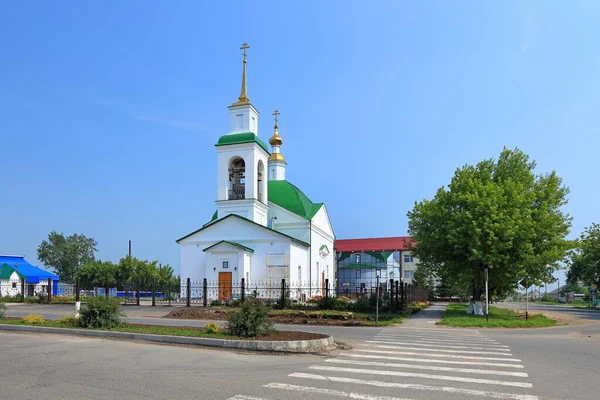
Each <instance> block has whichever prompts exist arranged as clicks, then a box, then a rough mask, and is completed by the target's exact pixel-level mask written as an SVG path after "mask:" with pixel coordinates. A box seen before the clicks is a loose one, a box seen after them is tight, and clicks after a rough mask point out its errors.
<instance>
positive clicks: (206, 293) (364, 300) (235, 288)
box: [176, 278, 427, 311]
mask: <svg viewBox="0 0 600 400" xmlns="http://www.w3.org/2000/svg"><path fill="white" fill-rule="evenodd" d="M247 298H255V299H260V300H264V301H267V302H270V303H271V304H272V305H273V306H275V307H278V308H324V309H357V310H361V309H362V310H368V309H374V308H375V307H376V305H377V302H378V301H377V300H378V299H379V300H380V306H381V307H384V308H387V309H388V310H390V311H397V310H402V309H404V308H405V307H406V306H407V305H409V304H411V303H413V302H425V301H427V290H426V289H422V288H417V287H415V286H414V285H410V284H407V283H404V284H402V282H399V281H394V280H390V281H389V282H385V283H381V284H380V286H379V288H377V287H375V288H370V289H369V290H366V289H365V290H364V291H359V292H356V291H354V292H352V293H349V292H348V291H347V290H345V289H343V288H336V287H334V285H333V284H332V283H331V282H329V280H328V279H325V280H324V281H322V282H293V281H292V282H289V281H286V280H285V279H281V280H268V281H254V282H251V281H246V280H245V279H241V280H239V281H226V282H223V281H209V280H207V279H204V280H201V281H193V280H191V279H189V278H188V279H186V280H185V281H183V282H182V286H181V290H180V297H179V298H178V299H177V300H176V301H177V303H185V304H186V305H187V306H188V307H189V306H193V305H195V306H203V307H208V306H219V305H232V304H233V305H235V304H236V302H237V301H243V300H245V299H247Z"/></svg>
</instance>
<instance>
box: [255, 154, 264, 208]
mask: <svg viewBox="0 0 600 400" xmlns="http://www.w3.org/2000/svg"><path fill="white" fill-rule="evenodd" d="M257 172H258V174H257V175H256V190H257V191H258V195H257V200H258V201H260V202H262V203H264V202H265V201H264V200H263V196H264V193H265V188H264V186H263V185H264V183H265V179H264V176H263V175H264V172H265V166H264V164H263V162H262V160H258V167H257Z"/></svg>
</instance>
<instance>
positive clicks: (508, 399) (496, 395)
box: [288, 372, 538, 400]
mask: <svg viewBox="0 0 600 400" xmlns="http://www.w3.org/2000/svg"><path fill="white" fill-rule="evenodd" d="M288 376H289V377H291V378H303V379H315V380H320V381H330V382H339V383H351V384H356V385H368V386H376V387H385V388H396V389H409V390H429V391H434V392H445V393H457V394H464V395H470V396H476V397H477V398H481V397H490V398H492V399H502V400H538V397H537V396H533V395H525V394H513V393H502V392H489V391H486V390H474V389H461V388H456V387H452V386H430V385H422V384H418V383H397V382H384V381H373V380H364V379H355V378H345V377H341V376H340V377H338V376H325V375H317V374H306V373H303V372H295V373H293V374H290V375H288Z"/></svg>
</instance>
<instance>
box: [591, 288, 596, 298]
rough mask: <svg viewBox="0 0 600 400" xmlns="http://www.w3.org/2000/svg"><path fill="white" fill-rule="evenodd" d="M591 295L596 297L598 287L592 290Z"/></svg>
mask: <svg viewBox="0 0 600 400" xmlns="http://www.w3.org/2000/svg"><path fill="white" fill-rule="evenodd" d="M590 296H592V297H596V289H592V290H590Z"/></svg>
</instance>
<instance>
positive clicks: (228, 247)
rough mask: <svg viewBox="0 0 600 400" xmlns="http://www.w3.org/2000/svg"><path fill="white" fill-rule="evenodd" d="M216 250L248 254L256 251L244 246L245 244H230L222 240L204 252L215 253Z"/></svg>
mask: <svg viewBox="0 0 600 400" xmlns="http://www.w3.org/2000/svg"><path fill="white" fill-rule="evenodd" d="M215 250H225V251H240V250H243V251H246V252H248V253H254V250H253V249H251V248H250V247H247V246H244V245H243V244H239V243H235V242H230V241H227V240H221V241H220V242H217V243H215V244H213V245H210V246H208V247H207V248H205V249H204V250H202V251H215Z"/></svg>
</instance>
